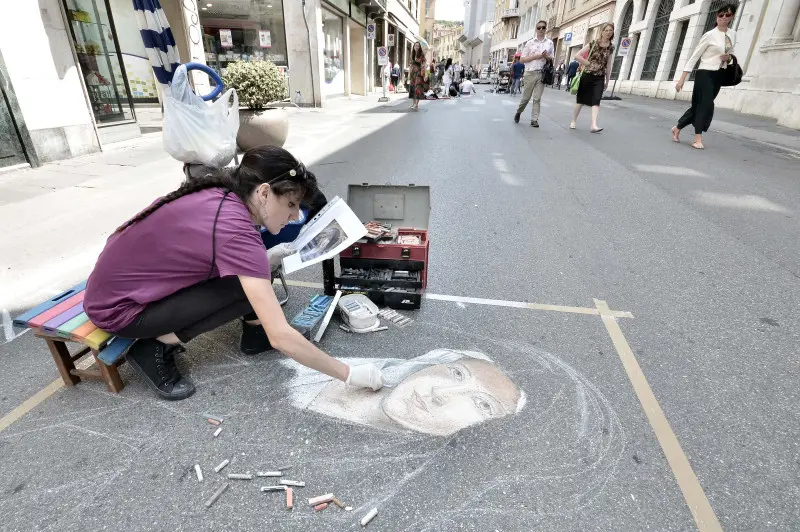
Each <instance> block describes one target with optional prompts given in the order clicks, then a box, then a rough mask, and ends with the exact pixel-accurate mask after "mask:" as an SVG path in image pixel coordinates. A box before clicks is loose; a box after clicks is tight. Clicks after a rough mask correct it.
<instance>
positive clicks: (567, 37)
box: [564, 32, 572, 42]
mask: <svg viewBox="0 0 800 532" xmlns="http://www.w3.org/2000/svg"><path fill="white" fill-rule="evenodd" d="M571 40H572V33H570V32H567V33H565V34H564V42H570V41H571Z"/></svg>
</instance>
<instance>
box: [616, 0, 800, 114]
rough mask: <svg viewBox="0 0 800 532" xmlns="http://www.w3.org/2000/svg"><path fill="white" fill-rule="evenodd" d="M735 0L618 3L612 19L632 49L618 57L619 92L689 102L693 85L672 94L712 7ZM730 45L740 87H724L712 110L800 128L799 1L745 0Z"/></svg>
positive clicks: (709, 22)
mask: <svg viewBox="0 0 800 532" xmlns="http://www.w3.org/2000/svg"><path fill="white" fill-rule="evenodd" d="M725 3H733V4H739V2H738V1H737V0H658V1H655V0H654V1H653V2H649V3H648V2H647V1H646V0H627V1H622V0H620V2H619V4H618V5H617V9H616V10H615V12H614V15H613V20H614V21H615V22H616V25H617V35H618V36H620V37H630V38H631V40H632V43H631V47H630V52H629V53H628V55H627V56H625V57H624V58H622V57H617V58H616V60H615V63H614V72H613V74H614V75H613V76H612V77H613V78H614V79H618V82H617V86H616V91H617V92H622V93H633V94H640V95H645V96H654V97H659V98H670V99H672V98H677V99H683V100H690V99H691V95H692V83H691V79H692V77H693V76H690V77H689V80H690V81H689V82H687V83H686V85H685V86H684V89H683V91H682V92H681V93H677V94H676V92H675V87H674V85H675V80H676V79H677V78H678V77H680V75H681V71H682V70H683V67H684V65H685V63H686V61H687V59H688V58H689V56H690V55H691V53H692V51H693V49H694V47H695V45H696V44H697V42H698V41H699V39H700V37H701V36H702V35H703V33H704V32H706V31H708V30H709V29H711V28H713V27H714V25H715V22H716V10H717V9H718V8H719V7H720V6H722V5H723V4H725ZM730 27H731V28H733V29H734V30H735V31H736V33H737V42H736V45H735V48H734V51H733V53H734V55H736V57H737V59H738V61H739V64H740V66H741V67H742V69H743V70H744V72H745V76H744V78H743V80H742V83H741V84H740V85H738V86H736V87H726V88H723V89H722V91H721V92H720V94H719V96H718V97H717V99H716V105H717V106H720V107H725V108H730V109H734V110H736V111H740V112H743V113H748V114H756V115H761V116H767V117H771V118H775V119H777V121H778V124H779V125H783V126H787V127H791V128H795V129H800V67H798V66H797V60H798V58H800V0H780V1H773V2H770V1H769V0H750V1H744V0H743V1H742V2H741V4H739V9H738V10H737V13H736V17H735V18H734V21H733V22H732V23H731V26H730Z"/></svg>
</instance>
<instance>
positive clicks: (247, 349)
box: [239, 320, 272, 355]
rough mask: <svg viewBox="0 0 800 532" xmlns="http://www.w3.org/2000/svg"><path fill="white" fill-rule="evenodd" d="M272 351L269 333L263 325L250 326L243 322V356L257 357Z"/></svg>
mask: <svg viewBox="0 0 800 532" xmlns="http://www.w3.org/2000/svg"><path fill="white" fill-rule="evenodd" d="M271 349H272V344H270V343H269V338H267V333H266V332H265V331H264V327H262V326H261V325H250V324H248V323H247V322H246V321H244V320H242V340H241V341H240V342H239V350H240V351H241V352H242V354H243V355H257V354H259V353H263V352H264V351H269V350H271Z"/></svg>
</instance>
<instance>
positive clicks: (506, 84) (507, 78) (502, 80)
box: [494, 70, 511, 94]
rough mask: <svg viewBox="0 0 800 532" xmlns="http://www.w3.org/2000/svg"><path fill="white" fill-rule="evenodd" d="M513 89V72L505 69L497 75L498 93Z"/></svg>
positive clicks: (496, 88)
mask: <svg viewBox="0 0 800 532" xmlns="http://www.w3.org/2000/svg"><path fill="white" fill-rule="evenodd" d="M510 90H511V72H510V71H508V70H504V71H503V72H500V75H499V76H497V86H496V87H495V90H494V91H495V92H496V93H498V94H499V93H501V92H505V93H508V92H509V91H510Z"/></svg>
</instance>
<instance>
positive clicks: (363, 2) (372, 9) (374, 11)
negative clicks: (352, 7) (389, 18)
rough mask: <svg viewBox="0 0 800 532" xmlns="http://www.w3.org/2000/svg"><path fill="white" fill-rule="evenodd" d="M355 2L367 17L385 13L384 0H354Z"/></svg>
mask: <svg viewBox="0 0 800 532" xmlns="http://www.w3.org/2000/svg"><path fill="white" fill-rule="evenodd" d="M355 4H356V7H357V8H359V9H360V10H361V11H363V12H364V13H366V15H367V16H368V17H369V16H371V15H383V14H384V13H386V0H355Z"/></svg>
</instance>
